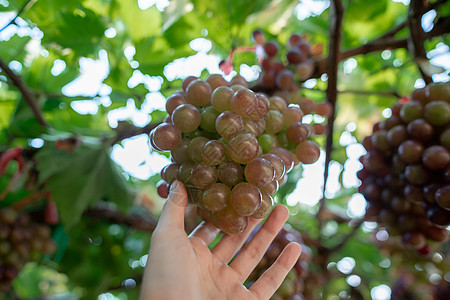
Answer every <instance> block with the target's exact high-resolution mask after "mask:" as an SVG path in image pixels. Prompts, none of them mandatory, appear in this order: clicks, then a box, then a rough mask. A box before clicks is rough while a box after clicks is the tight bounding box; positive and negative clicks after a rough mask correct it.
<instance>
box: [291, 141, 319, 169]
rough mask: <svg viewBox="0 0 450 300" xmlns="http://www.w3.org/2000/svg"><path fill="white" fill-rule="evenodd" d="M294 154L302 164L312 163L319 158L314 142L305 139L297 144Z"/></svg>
mask: <svg viewBox="0 0 450 300" xmlns="http://www.w3.org/2000/svg"><path fill="white" fill-rule="evenodd" d="M295 154H296V155H297V158H298V159H299V160H300V162H302V163H304V164H313V163H315V162H316V161H317V160H318V159H319V156H320V149H319V146H317V144H316V143H314V142H312V141H308V140H306V141H304V142H301V143H299V144H298V145H297V147H296V148H295Z"/></svg>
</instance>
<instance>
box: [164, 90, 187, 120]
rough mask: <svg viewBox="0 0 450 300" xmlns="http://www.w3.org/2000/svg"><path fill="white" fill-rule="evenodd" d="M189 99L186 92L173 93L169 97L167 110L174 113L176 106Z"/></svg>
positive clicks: (170, 113)
mask: <svg viewBox="0 0 450 300" xmlns="http://www.w3.org/2000/svg"><path fill="white" fill-rule="evenodd" d="M186 103H187V99H186V97H185V95H184V94H173V95H171V96H170V97H169V98H167V101H166V111H167V113H168V114H169V116H170V115H172V112H173V111H174V109H175V108H177V107H178V106H180V105H181V104H186Z"/></svg>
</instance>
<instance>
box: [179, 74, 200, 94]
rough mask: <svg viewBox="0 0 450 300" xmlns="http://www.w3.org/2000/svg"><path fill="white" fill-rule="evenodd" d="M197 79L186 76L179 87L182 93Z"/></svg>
mask: <svg viewBox="0 0 450 300" xmlns="http://www.w3.org/2000/svg"><path fill="white" fill-rule="evenodd" d="M197 79H198V77H195V76H188V77H186V78H185V79H184V80H183V83H182V84H181V87H182V88H183V91H186V89H187V87H188V86H189V84H190V83H191V82H192V81H194V80H197Z"/></svg>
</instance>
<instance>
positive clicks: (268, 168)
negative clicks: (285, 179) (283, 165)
mask: <svg viewBox="0 0 450 300" xmlns="http://www.w3.org/2000/svg"><path fill="white" fill-rule="evenodd" d="M244 175H245V179H247V181H248V182H249V183H251V184H253V185H255V186H265V185H267V184H269V183H271V182H272V181H273V180H274V177H275V170H274V167H273V165H272V164H271V163H270V161H268V160H267V159H265V158H262V157H257V158H255V159H253V160H252V161H250V162H249V163H248V164H247V165H246V166H245V168H244Z"/></svg>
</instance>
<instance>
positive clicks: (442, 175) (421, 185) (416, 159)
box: [358, 83, 450, 254]
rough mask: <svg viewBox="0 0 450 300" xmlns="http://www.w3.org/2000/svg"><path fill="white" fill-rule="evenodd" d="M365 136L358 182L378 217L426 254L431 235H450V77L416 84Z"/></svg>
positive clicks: (437, 237)
mask: <svg viewBox="0 0 450 300" xmlns="http://www.w3.org/2000/svg"><path fill="white" fill-rule="evenodd" d="M410 99H411V100H410V101H407V102H405V103H402V102H400V103H397V104H395V105H394V106H393V107H392V108H391V111H392V115H391V116H390V117H389V118H387V119H385V120H383V121H381V122H379V123H377V124H376V125H375V126H374V128H373V134H372V135H371V136H369V137H366V138H365V139H364V140H363V145H364V147H365V148H366V150H367V154H365V155H364V156H362V157H361V162H362V164H363V169H362V170H360V171H359V172H358V178H359V179H360V180H361V181H362V184H361V186H360V188H359V190H360V192H361V193H362V194H363V195H364V197H365V198H366V200H367V201H368V202H369V206H368V208H367V211H366V216H367V217H368V218H373V219H375V220H376V221H377V222H378V224H379V226H380V227H384V228H386V229H387V231H388V232H389V234H391V235H394V236H395V235H400V236H401V237H402V240H403V242H404V244H406V245H407V246H409V247H412V248H415V249H418V250H419V252H420V253H423V254H427V253H428V252H429V250H430V249H429V246H428V245H427V239H428V240H431V241H436V242H441V243H442V242H445V241H447V240H448V231H447V230H446V227H447V226H449V225H450V153H449V150H450V83H432V84H429V85H428V86H426V87H425V88H421V89H416V90H415V91H414V92H413V93H412V95H411V97H410Z"/></svg>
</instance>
